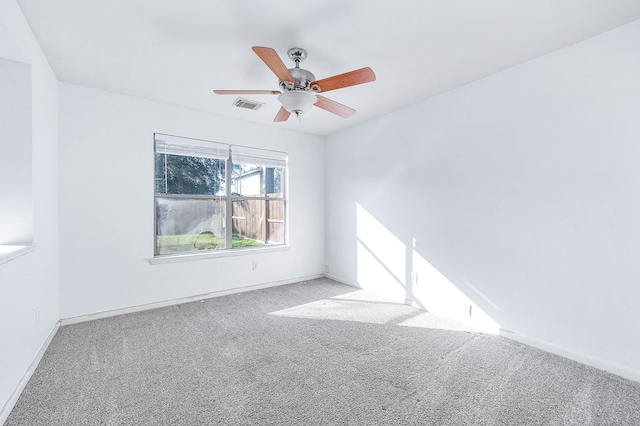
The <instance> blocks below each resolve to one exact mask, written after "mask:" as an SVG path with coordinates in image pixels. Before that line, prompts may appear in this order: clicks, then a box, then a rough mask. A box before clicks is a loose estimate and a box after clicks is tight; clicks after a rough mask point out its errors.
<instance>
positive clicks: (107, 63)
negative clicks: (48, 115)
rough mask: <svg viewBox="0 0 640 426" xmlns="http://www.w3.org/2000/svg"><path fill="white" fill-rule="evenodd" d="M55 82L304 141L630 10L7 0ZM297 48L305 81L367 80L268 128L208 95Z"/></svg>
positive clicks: (587, 5) (504, 4)
mask: <svg viewBox="0 0 640 426" xmlns="http://www.w3.org/2000/svg"><path fill="white" fill-rule="evenodd" d="M18 3H19V5H20V7H21V8H22V10H23V12H24V14H25V16H26V17H27V20H28V21H29V23H30V24H31V27H32V29H33V31H34V33H35V35H36V37H37V38H38V40H39V42H40V44H41V46H42V48H43V50H44V52H45V54H46V56H47V58H48V59H49V62H50V64H51V66H52V67H53V70H54V72H55V73H56V75H57V77H58V79H60V80H62V81H66V82H70V83H75V84H80V85H84V86H89V87H95V88H100V89H104V90H109V91H114V92H119V93H124V94H128V95H132V96H138V97H142V98H146V99H152V100H156V101H161V102H168V103H171V104H176V105H182V106H186V107H190V108H195V109H199V110H204V111H210V112H213V113H216V114H222V115H227V116H231V117H237V118H240V119H244V120H249V121H254V122H259V123H265V124H269V125H272V126H277V127H280V128H289V129H292V130H296V131H301V132H305V133H311V134H316V135H328V134H331V133H334V132H337V131H339V130H342V129H345V128H347V127H350V126H353V125H355V124H357V123H360V122H363V121H366V120H369V119H372V118H375V117H378V116H381V115H383V114H385V113H387V112H390V111H393V110H396V109H399V108H401V107H403V106H406V105H409V104H412V103H415V102H417V101H420V100H422V99H425V98H428V97H430V96H434V95H436V94H439V93H442V92H445V91H448V90H451V89H453V88H456V87H459V86H462V85H464V84H467V83H469V82H471V81H474V80H478V79H480V78H483V77H485V76H488V75H490V74H493V73H496V72H499V71H501V70H503V69H506V68H509V67H511V66H513V65H516V64H519V63H522V62H524V61H527V60H529V59H532V58H535V57H537V56H540V55H544V54H546V53H549V52H552V51H554V50H557V49H560V48H562V47H565V46H568V45H570V44H573V43H576V42H579V41H582V40H584V39H586V38H589V37H592V36H594V35H596V34H599V33H601V32H603V31H607V30H610V29H613V28H615V27H618V26H620V25H623V24H625V23H628V22H631V21H634V20H636V19H640V1H638V0H520V1H513V0H485V1H478V0H457V1H451V0H422V1H411V0H395V1H384V2H383V1H373V0H368V1H367V0H340V1H336V0H307V1H299V2H291V1H283V0H270V1H264V0H262V1H260V0H233V1H231V0H226V1H225V0H109V1H87V0H57V1H50V0H18ZM251 46H267V47H272V48H274V49H275V50H276V51H277V52H278V53H279V54H280V57H281V58H282V59H283V61H284V62H285V64H287V66H291V67H293V62H291V61H290V60H289V59H288V57H287V49H289V48H291V47H302V48H304V49H306V50H307V51H308V58H307V60H306V61H304V62H303V63H302V64H301V67H302V68H305V69H308V70H309V71H311V72H313V73H314V74H315V76H316V78H318V79H321V78H326V77H329V76H332V75H336V74H341V73H343V72H347V71H351V70H354V69H358V68H362V67H365V66H369V67H371V68H372V69H373V70H374V71H375V73H376V75H377V80H376V81H375V82H372V83H367V84H364V85H361V86H355V87H349V88H345V89H340V90H335V91H332V92H329V93H327V94H326V97H328V98H330V99H333V100H335V101H337V102H340V103H343V104H346V105H348V106H351V107H353V108H355V109H356V110H357V112H356V114H355V115H353V116H351V117H350V118H347V119H343V118H340V117H338V116H335V115H333V114H330V113H328V112H326V111H324V110H321V109H318V108H313V110H312V111H311V112H309V113H308V114H306V115H304V116H303V117H302V123H298V121H297V120H296V119H295V118H294V117H293V116H292V117H291V118H290V119H289V121H288V122H286V123H273V121H272V120H273V117H274V116H275V115H276V112H277V111H278V109H279V107H280V104H279V102H278V100H277V97H276V96H272V95H250V96H246V97H247V98H250V99H253V100H257V101H260V102H265V103H266V105H265V106H264V107H263V108H261V109H260V110H258V111H251V110H247V109H240V108H236V107H234V106H232V105H231V104H232V102H233V101H234V100H235V99H236V97H235V96H222V95H215V94H213V93H212V90H213V89H267V90H278V85H277V83H278V81H277V78H276V77H275V76H274V75H273V74H272V72H271V71H270V70H269V69H268V68H267V67H266V65H265V64H264V63H263V62H262V61H261V60H260V58H258V57H257V56H256V55H255V53H253V51H252V50H251Z"/></svg>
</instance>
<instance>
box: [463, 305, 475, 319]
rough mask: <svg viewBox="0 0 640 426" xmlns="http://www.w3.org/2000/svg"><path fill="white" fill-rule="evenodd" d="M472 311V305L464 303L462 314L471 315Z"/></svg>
mask: <svg viewBox="0 0 640 426" xmlns="http://www.w3.org/2000/svg"><path fill="white" fill-rule="evenodd" d="M472 312H473V305H464V314H465V315H466V316H468V317H470V316H471V314H472Z"/></svg>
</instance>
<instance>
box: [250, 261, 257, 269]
mask: <svg viewBox="0 0 640 426" xmlns="http://www.w3.org/2000/svg"><path fill="white" fill-rule="evenodd" d="M256 269H258V262H256V261H255V260H254V261H253V262H251V270H252V271H255V270H256Z"/></svg>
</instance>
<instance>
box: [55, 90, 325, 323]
mask: <svg viewBox="0 0 640 426" xmlns="http://www.w3.org/2000/svg"><path fill="white" fill-rule="evenodd" d="M248 113H253V112H252V111H249V112H248ZM154 132H159V133H166V134H171V135H178V136H186V137H191V138H198V139H204V140H211V141H216V142H222V143H228V144H237V145H249V146H255V147H262V148H267V149H274V150H280V151H286V152H288V154H289V165H290V168H289V183H290V185H289V197H290V198H289V201H290V207H289V229H290V243H291V248H290V250H288V251H281V252H271V253H261V254H255V255H251V256H249V255H242V256H234V257H223V258H216V259H207V260H198V261H192V262H181V263H171V264H160V265H151V264H149V262H148V259H149V258H152V257H153V251H154V224H153V219H154V201H153V191H154V171H153V166H154V148H153V133H154ZM323 142H324V141H323V139H322V138H320V137H315V136H308V135H303V134H298V133H294V132H290V131H282V130H280V129H276V128H272V127H266V126H262V125H257V124H253V123H248V122H241V121H237V120H234V119H230V118H226V117H221V116H214V115H212V114H207V113H203V112H199V111H195V110H190V109H185V108H180V107H175V106H171V105H167V104H161V103H156V102H151V101H147V100H143V99H138V98H132V97H128V96H123V95H118V94H114V93H110V92H105V91H100V90H95V89H90V88H85V87H81V86H76V85H71V84H65V83H61V84H60V235H61V237H60V306H61V308H60V309H61V317H62V318H71V317H74V316H78V315H84V314H90V313H97V312H103V311H108V310H113V309H119V308H124V307H130V306H136V305H141V304H147V303H153V302H159V301H164V300H171V299H175V298H181V297H188V296H193V295H198V294H205V293H210V292H216V291H222V290H228V289H234V288H240V287H246V286H251V285H259V284H265V283H271V282H277V281H283V280H292V279H297V278H304V277H308V276H312V275H318V274H322V272H323V262H324V143H323ZM253 261H257V262H258V270H256V271H252V270H251V264H252V262H253Z"/></svg>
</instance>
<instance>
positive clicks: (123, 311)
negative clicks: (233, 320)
mask: <svg viewBox="0 0 640 426" xmlns="http://www.w3.org/2000/svg"><path fill="white" fill-rule="evenodd" d="M322 277H323V275H322V274H318V275H309V276H306V277H298V278H292V279H288V280H282V281H274V282H270V283H265V284H256V285H251V286H247V287H240V288H233V289H229V290H221V291H215V292H212V293H206V294H198V295H195V296H188V297H182V298H179V299H171V300H164V301H162V302H154V303H147V304H144V305H136V306H129V307H126V308H119V309H113V310H110V311H103V312H95V313H92V314H86V315H79V316H76V317H71V318H63V319H61V320H60V324H61V325H69V324H77V323H80V322H86V321H93V320H97V319H101V318H109V317H114V316H117V315H124V314H130V313H133V312H141V311H147V310H149V309H157V308H164V307H166V306H173V305H181V304H183V303H189V302H197V301H198V300H205V299H212V298H214V297H222V296H228V295H230V294H237V293H244V292H247V291H253V290H261V289H264V288H269V287H277V286H281V285H286V284H293V283H297V282H301V281H308V280H313V279H316V278H322Z"/></svg>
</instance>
